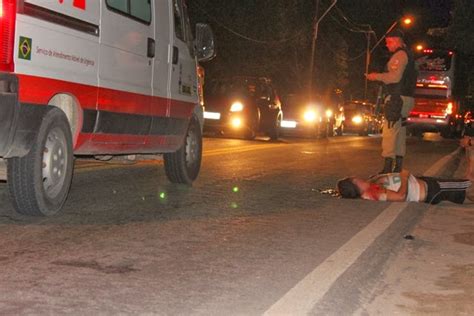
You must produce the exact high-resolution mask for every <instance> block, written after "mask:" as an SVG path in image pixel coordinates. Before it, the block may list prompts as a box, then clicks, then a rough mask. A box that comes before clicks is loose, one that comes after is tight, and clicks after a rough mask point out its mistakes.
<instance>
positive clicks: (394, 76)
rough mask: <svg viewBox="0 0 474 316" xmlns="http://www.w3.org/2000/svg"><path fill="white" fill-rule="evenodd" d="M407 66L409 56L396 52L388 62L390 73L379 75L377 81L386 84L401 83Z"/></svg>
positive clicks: (402, 52)
mask: <svg viewBox="0 0 474 316" xmlns="http://www.w3.org/2000/svg"><path fill="white" fill-rule="evenodd" d="M407 64H408V56H407V54H406V53H405V52H404V51H402V50H400V51H398V52H396V53H395V54H393V56H392V58H390V60H389V62H388V72H383V73H378V74H377V76H376V78H377V79H376V80H378V81H382V82H383V83H385V84H390V83H397V82H399V81H400V80H401V79H402V76H403V72H404V71H405V67H406V66H407Z"/></svg>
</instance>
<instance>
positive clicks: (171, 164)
mask: <svg viewBox="0 0 474 316" xmlns="http://www.w3.org/2000/svg"><path fill="white" fill-rule="evenodd" d="M201 159H202V134H201V127H200V126H199V123H198V120H197V119H196V118H194V117H193V118H192V119H191V121H190V123H189V126H188V131H187V132H186V136H185V138H184V144H183V145H182V147H181V148H180V149H178V150H177V151H176V152H174V153H167V154H164V162H165V172H166V176H167V177H168V179H169V180H170V181H171V182H173V183H184V184H192V183H193V181H194V180H196V178H197V176H198V174H199V170H200V169H201Z"/></svg>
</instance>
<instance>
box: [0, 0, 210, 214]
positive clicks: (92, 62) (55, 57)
mask: <svg viewBox="0 0 474 316" xmlns="http://www.w3.org/2000/svg"><path fill="white" fill-rule="evenodd" d="M0 41H1V46H0V165H1V166H3V167H0V169H1V168H4V169H3V170H0V175H2V174H3V176H4V178H5V179H4V180H7V184H8V187H9V190H10V193H11V194H10V195H11V198H12V203H13V205H14V207H15V209H16V210H17V211H18V212H19V213H22V214H27V215H51V214H55V213H56V212H58V211H59V210H60V209H61V208H62V206H63V204H64V202H65V200H66V197H67V194H68V191H69V187H70V183H71V178H72V174H73V156H80V155H88V156H103V155H109V156H115V155H132V154H135V155H136V154H157V153H160V154H161V153H163V154H164V155H163V156H164V165H165V170H166V174H167V176H168V178H169V179H170V181H172V182H175V183H186V184H190V183H192V181H193V180H195V179H196V177H197V175H198V173H199V169H200V164H201V153H202V138H201V131H202V126H203V108H202V105H200V104H199V93H198V78H197V61H198V60H199V61H205V60H209V59H211V58H212V57H214V39H213V35H212V32H211V30H210V28H209V27H208V26H207V25H205V24H197V25H196V39H195V40H194V39H193V36H192V32H191V28H190V24H189V18H188V13H187V9H186V5H185V3H184V0H153V1H152V0H0Z"/></svg>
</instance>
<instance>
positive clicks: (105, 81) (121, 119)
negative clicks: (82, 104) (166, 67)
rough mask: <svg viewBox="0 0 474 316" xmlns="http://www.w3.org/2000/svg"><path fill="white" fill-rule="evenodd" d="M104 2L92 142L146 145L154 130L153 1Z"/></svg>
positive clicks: (106, 0)
mask: <svg viewBox="0 0 474 316" xmlns="http://www.w3.org/2000/svg"><path fill="white" fill-rule="evenodd" d="M103 1H104V4H105V5H103V6H102V10H101V28H100V49H99V87H100V88H99V97H98V110H99V115H98V118H97V122H96V128H95V132H96V133H95V135H94V139H95V140H96V141H100V142H104V141H105V142H107V143H114V142H118V143H121V144H128V143H130V144H133V143H144V141H145V137H146V135H147V134H148V133H149V130H150V127H151V116H150V106H151V100H152V68H153V57H154V49H153V48H154V47H153V46H154V42H155V40H154V30H153V21H152V20H153V17H152V5H151V1H150V0H103Z"/></svg>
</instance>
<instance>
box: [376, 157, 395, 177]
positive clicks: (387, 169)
mask: <svg viewBox="0 0 474 316" xmlns="http://www.w3.org/2000/svg"><path fill="white" fill-rule="evenodd" d="M392 165H393V158H390V157H385V162H384V165H383V170H382V171H380V172H379V174H382V173H391V172H392Z"/></svg>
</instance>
